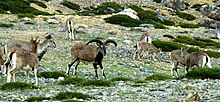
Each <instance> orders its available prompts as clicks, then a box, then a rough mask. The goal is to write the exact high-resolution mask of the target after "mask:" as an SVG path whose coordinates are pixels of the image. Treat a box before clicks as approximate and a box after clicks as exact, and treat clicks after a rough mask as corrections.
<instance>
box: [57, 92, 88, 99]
mask: <svg viewBox="0 0 220 102" xmlns="http://www.w3.org/2000/svg"><path fill="white" fill-rule="evenodd" d="M73 98H77V99H84V100H87V99H89V98H92V97H90V96H89V95H85V94H83V93H79V92H60V93H58V94H57V95H56V96H55V97H54V99H55V100H64V99H73Z"/></svg>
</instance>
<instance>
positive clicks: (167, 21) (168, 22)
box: [160, 19, 175, 26]
mask: <svg viewBox="0 0 220 102" xmlns="http://www.w3.org/2000/svg"><path fill="white" fill-rule="evenodd" d="M160 23H161V24H164V25H168V26H174V25H175V22H174V21H173V20H171V19H167V20H166V19H165V20H163V21H160Z"/></svg>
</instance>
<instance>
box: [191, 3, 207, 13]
mask: <svg viewBox="0 0 220 102" xmlns="http://www.w3.org/2000/svg"><path fill="white" fill-rule="evenodd" d="M203 5H204V4H195V5H193V6H192V7H191V8H195V9H196V11H200V8H201V7H202V6H203Z"/></svg>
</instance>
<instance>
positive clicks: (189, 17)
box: [176, 11, 196, 21]
mask: <svg viewBox="0 0 220 102" xmlns="http://www.w3.org/2000/svg"><path fill="white" fill-rule="evenodd" d="M176 14H177V15H178V16H179V17H180V18H183V19H186V20H189V21H192V20H195V19H196V17H195V16H193V15H191V14H188V13H184V12H181V11H177V12H176Z"/></svg>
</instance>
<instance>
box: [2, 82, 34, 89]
mask: <svg viewBox="0 0 220 102" xmlns="http://www.w3.org/2000/svg"><path fill="white" fill-rule="evenodd" d="M37 88H38V87H37V86H35V85H32V84H28V83H24V82H12V83H6V84H4V85H2V86H1V88H0V89H1V90H17V89H37Z"/></svg>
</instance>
